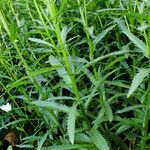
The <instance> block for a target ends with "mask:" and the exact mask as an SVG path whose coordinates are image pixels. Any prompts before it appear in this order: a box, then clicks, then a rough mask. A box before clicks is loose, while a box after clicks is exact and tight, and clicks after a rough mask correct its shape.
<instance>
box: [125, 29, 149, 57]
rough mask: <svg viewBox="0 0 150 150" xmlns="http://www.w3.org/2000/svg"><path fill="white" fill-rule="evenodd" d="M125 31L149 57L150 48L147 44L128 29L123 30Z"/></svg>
mask: <svg viewBox="0 0 150 150" xmlns="http://www.w3.org/2000/svg"><path fill="white" fill-rule="evenodd" d="M123 33H124V34H125V35H126V36H127V37H128V38H129V39H130V40H131V41H132V42H133V43H134V44H135V46H136V47H138V48H139V49H140V50H141V52H142V53H143V54H144V56H145V57H147V58H148V48H147V46H146V44H145V43H144V42H143V41H142V40H140V39H139V38H138V37H136V36H135V35H133V34H132V33H130V32H129V31H127V30H126V31H123Z"/></svg>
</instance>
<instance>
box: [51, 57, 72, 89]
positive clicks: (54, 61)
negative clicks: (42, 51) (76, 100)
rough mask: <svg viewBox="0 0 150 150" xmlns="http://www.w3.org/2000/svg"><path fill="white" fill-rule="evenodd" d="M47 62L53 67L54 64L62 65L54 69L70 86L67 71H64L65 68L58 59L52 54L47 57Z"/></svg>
mask: <svg viewBox="0 0 150 150" xmlns="http://www.w3.org/2000/svg"><path fill="white" fill-rule="evenodd" d="M49 62H50V64H51V65H52V66H53V67H54V66H62V68H58V69H56V71H57V72H58V74H59V76H60V77H61V78H62V79H63V80H64V81H65V83H66V84H67V85H69V86H70V87H71V79H70V76H69V74H68V72H67V71H66V69H65V68H64V67H63V65H62V64H61V62H60V61H59V60H58V59H56V58H55V57H54V56H50V57H49Z"/></svg>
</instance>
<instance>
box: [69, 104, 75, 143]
mask: <svg viewBox="0 0 150 150" xmlns="http://www.w3.org/2000/svg"><path fill="white" fill-rule="evenodd" d="M76 107H77V106H76V105H74V106H72V107H71V108H70V111H69V116H68V121H67V129H68V135H69V140H70V142H71V144H74V135H75V120H76Z"/></svg>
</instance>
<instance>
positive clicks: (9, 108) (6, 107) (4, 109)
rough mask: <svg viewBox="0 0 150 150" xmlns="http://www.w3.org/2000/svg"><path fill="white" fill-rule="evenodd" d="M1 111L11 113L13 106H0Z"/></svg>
mask: <svg viewBox="0 0 150 150" xmlns="http://www.w3.org/2000/svg"><path fill="white" fill-rule="evenodd" d="M0 109H2V110H3V111H6V112H8V111H10V110H11V104H9V103H7V104H6V105H2V106H0Z"/></svg>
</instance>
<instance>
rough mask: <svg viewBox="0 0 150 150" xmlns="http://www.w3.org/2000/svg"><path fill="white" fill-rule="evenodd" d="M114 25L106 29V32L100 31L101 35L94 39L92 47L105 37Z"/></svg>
mask: <svg viewBox="0 0 150 150" xmlns="http://www.w3.org/2000/svg"><path fill="white" fill-rule="evenodd" d="M115 26H116V25H113V26H110V27H109V28H107V29H106V30H104V31H102V32H101V33H99V34H98V35H97V36H96V38H95V39H94V41H93V42H94V45H96V44H98V42H99V41H100V40H101V39H103V38H104V37H105V35H106V34H107V33H108V32H109V31H110V30H112V29H113V28H114V27H115Z"/></svg>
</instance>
